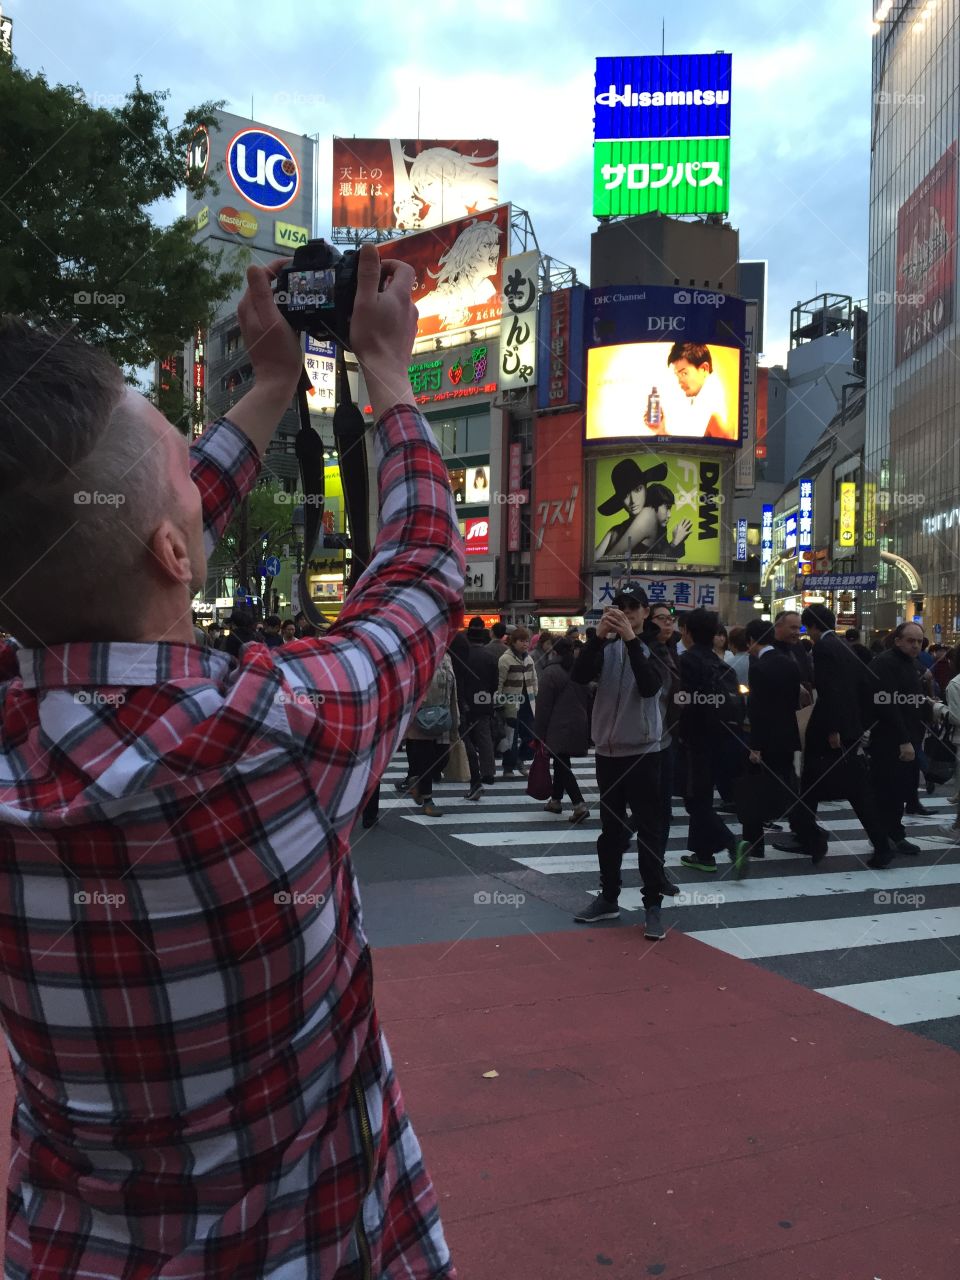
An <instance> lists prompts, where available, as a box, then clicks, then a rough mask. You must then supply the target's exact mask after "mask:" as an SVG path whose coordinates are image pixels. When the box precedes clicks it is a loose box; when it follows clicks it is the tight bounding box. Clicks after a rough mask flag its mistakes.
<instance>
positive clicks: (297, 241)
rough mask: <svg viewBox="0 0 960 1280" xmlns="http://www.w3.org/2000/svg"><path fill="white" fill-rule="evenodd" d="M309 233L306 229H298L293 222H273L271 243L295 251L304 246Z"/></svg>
mask: <svg viewBox="0 0 960 1280" xmlns="http://www.w3.org/2000/svg"><path fill="white" fill-rule="evenodd" d="M309 239H310V233H309V232H308V230H307V228H306V227H298V226H297V225H296V224H295V223H293V222H275V223H274V224H273V242H274V244H279V245H283V247H284V248H292V249H296V248H298V247H299V246H300V245H303V244H306V243H307V241H308V240H309Z"/></svg>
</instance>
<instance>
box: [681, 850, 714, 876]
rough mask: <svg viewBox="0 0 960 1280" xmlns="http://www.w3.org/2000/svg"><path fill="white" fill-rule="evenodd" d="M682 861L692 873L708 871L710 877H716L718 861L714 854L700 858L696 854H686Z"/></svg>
mask: <svg viewBox="0 0 960 1280" xmlns="http://www.w3.org/2000/svg"><path fill="white" fill-rule="evenodd" d="M680 861H681V862H682V863H683V865H684V866H685V867H689V868H690V870H691V871H706V872H708V873H709V874H710V875H715V874H716V870H717V860H716V858H714V856H713V854H709V853H708V854H704V856H703V857H700V856H699V854H696V853H685V854H683V856H682V857H681V859H680Z"/></svg>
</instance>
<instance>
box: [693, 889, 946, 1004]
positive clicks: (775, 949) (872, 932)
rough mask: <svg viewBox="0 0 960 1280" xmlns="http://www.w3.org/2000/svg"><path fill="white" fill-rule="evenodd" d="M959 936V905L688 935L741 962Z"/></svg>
mask: <svg viewBox="0 0 960 1280" xmlns="http://www.w3.org/2000/svg"><path fill="white" fill-rule="evenodd" d="M884 874H885V875H886V874H889V873H888V872H885V873H884ZM958 934H960V907H945V908H933V909H931V910H928V911H924V910H921V909H913V910H909V911H895V912H889V913H888V912H886V911H885V910H883V909H880V910H879V911H877V912H874V913H871V914H870V915H862V916H843V917H841V918H840V919H835V920H800V921H795V922H792V923H784V924H755V925H745V926H743V927H742V928H741V927H737V928H727V929H706V930H703V931H698V932H694V933H691V934H689V935H688V936H689V937H691V938H698V939H699V940H700V941H701V942H706V943H708V944H709V945H710V946H711V947H716V948H717V949H718V950H720V951H726V952H727V954H728V955H732V956H738V957H739V958H740V959H741V960H756V959H763V958H764V957H766V956H799V955H803V954H805V953H806V952H809V951H852V950H853V949H854V948H856V947H879V946H884V945H886V944H887V943H891V942H922V941H924V940H926V939H929V938H955V937H957V935H958ZM957 1012H958V1013H960V1010H958V1011H957Z"/></svg>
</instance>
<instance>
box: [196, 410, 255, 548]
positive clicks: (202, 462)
mask: <svg viewBox="0 0 960 1280" xmlns="http://www.w3.org/2000/svg"><path fill="white" fill-rule="evenodd" d="M190 469H191V474H192V476H193V482H194V484H195V485H196V486H197V488H198V489H199V490H200V497H201V499H202V501H203V549H204V551H205V552H206V553H207V555H208V556H209V555H210V554H211V553H212V551H213V549H214V547H215V546H216V545H217V543H218V542H219V541H220V539H221V537H222V536H223V531H224V529H226V527H227V525H228V524H229V523H230V520H231V518H232V516H233V514H234V512H235V511H236V509H237V507H238V506H239V505H240V503H241V502H242V501H243V499H244V497H245V496H246V495H247V494H248V493H249V492H250V490H251V489H252V488H253V486H254V485H255V484H256V481H257V476H258V475H259V474H260V456H259V454H258V453H257V450H256V448H255V447H254V445H253V443H252V442H251V440H250V439H249V437H248V436H247V435H245V434H244V432H242V431H241V430H240V428H239V427H237V426H234V424H233V423H232V422H231V421H230V419H229V418H218V419H217V421H216V422H212V423H211V424H210V426H208V427H207V429H206V430H205V431H204V433H203V435H202V436H200V438H199V439H198V440H196V441H195V442H194V444H193V445H192V446H191V449H190Z"/></svg>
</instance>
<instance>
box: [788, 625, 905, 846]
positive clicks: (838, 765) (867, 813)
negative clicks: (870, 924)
mask: <svg viewBox="0 0 960 1280" xmlns="http://www.w3.org/2000/svg"><path fill="white" fill-rule="evenodd" d="M801 620H802V622H803V625H804V626H805V627H806V629H807V631H808V633H809V635H810V638H811V639H812V640H813V676H814V685H815V687H816V691H817V700H816V702H815V703H814V706H813V711H812V712H811V715H810V722H809V724H808V725H807V737H806V749H805V751H804V760H803V776H802V778H801V783H800V803H801V804H803V805H804V806H805V807H807V808H808V809H809V811H810V813H811V814H812V815H813V816H814V818H816V813H817V804H818V803H819V801H820V800H833V799H837V800H846V801H847V803H848V804H849V805H850V807H851V808H852V809H853V811H854V813H855V814H856V815H857V817H858V818H859V820H860V823H861V825H862V826H863V829H864V831H865V832H866V833H867V836H868V838H869V840H870V843H871V844H872V845H873V858H872V859H871V861H870V862H869V863H868V865H869V866H877V867H885V866H887V865H889V862H890V856H891V854H890V842H889V838H888V836H887V832H886V830H885V828H884V824H883V823H882V822H881V821H880V819H879V816H878V815H877V814H876V813H875V811H874V809H873V806H872V805H871V804H870V800H869V796H868V786H867V774H866V770H865V768H864V763H863V758H862V754H861V751H860V740H861V739H862V737H863V734H864V728H865V726H864V723H863V712H862V709H863V707H865V706H866V707H872V705H873V700H872V696H871V695H872V691H873V685H874V680H873V678H872V677H871V676H870V674H869V668H867V667H865V666H864V665H863V663H862V662H861V661H860V660H859V658H857V656H856V654H855V653H853V652H852V650H851V649H850V646H849V645H848V644H847V643H846V642H845V641H843V640H841V639H840V637H839V636H838V635H837V633H836V630H835V627H836V618H835V617H834V615H833V613H831V611H830V610H829V609H828V608H827V607H826V605H822V604H811V605H808V606H807V607H806V609H804V611H803V613H802V614H801ZM866 728H870V725H867V726H866Z"/></svg>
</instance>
